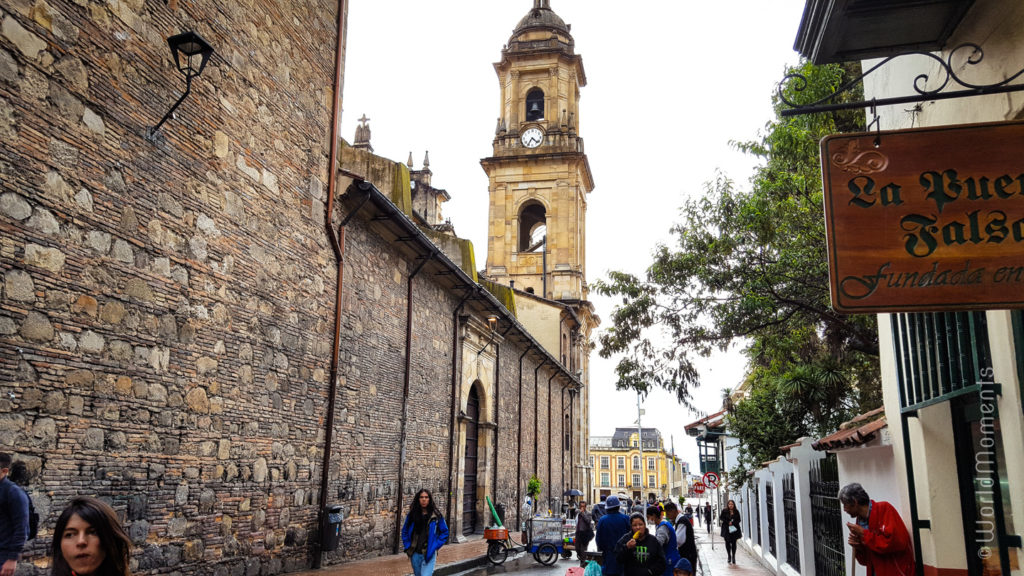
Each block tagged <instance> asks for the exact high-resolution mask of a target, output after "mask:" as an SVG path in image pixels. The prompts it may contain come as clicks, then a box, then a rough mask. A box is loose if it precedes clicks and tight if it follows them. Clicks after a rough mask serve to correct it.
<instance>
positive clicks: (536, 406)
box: [533, 358, 548, 504]
mask: <svg viewBox="0 0 1024 576" xmlns="http://www.w3.org/2000/svg"><path fill="white" fill-rule="evenodd" d="M547 363H548V359H547V358H545V359H544V360H542V361H541V363H540V364H538V365H537V367H536V368H534V369H533V473H534V474H536V473H537V466H538V465H539V464H538V462H537V461H538V459H539V457H540V454H538V451H537V448H538V447H539V446H540V438H539V437H538V435H537V433H538V430H540V418H539V417H538V413H539V412H540V388H539V387H538V386H537V372H538V371H540V369H541V368H543V367H544V365H545V364H547ZM534 504H536V502H534Z"/></svg>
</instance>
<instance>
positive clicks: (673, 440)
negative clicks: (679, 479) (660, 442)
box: [668, 434, 683, 497]
mask: <svg viewBox="0 0 1024 576" xmlns="http://www.w3.org/2000/svg"><path fill="white" fill-rule="evenodd" d="M668 441H669V444H670V445H671V446H672V460H671V462H672V466H671V467H670V468H669V469H668V495H669V496H670V497H671V496H672V486H673V485H674V484H675V479H676V475H675V471H676V437H675V436H674V435H672V434H669V435H668ZM679 495H680V496H682V495H683V494H682V492H680V493H679Z"/></svg>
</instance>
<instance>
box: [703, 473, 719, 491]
mask: <svg viewBox="0 0 1024 576" xmlns="http://www.w3.org/2000/svg"><path fill="white" fill-rule="evenodd" d="M718 480H719V478H718V474H717V473H715V472H708V473H707V474H704V484H706V485H707V487H708V488H711V489H712V490H714V489H715V488H718Z"/></svg>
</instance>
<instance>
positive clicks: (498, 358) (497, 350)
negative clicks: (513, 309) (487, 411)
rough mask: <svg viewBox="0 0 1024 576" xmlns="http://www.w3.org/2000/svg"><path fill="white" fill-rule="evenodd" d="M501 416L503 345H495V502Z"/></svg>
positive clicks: (495, 497)
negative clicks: (499, 420)
mask: <svg viewBox="0 0 1024 576" xmlns="http://www.w3.org/2000/svg"><path fill="white" fill-rule="evenodd" d="M511 330H512V325H511V324H509V325H508V328H506V329H505V331H504V332H502V333H501V338H502V340H504V339H505V335H506V334H508V333H509V331H511ZM500 414H501V344H500V343H498V342H496V343H495V344H494V484H493V486H494V488H493V489H492V492H494V501H495V502H497V501H498V430H499V427H498V419H499V417H500Z"/></svg>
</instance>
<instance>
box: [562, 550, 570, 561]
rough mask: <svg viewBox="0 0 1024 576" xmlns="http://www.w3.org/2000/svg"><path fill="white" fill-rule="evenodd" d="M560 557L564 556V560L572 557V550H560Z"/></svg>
mask: <svg viewBox="0 0 1024 576" xmlns="http://www.w3.org/2000/svg"><path fill="white" fill-rule="evenodd" d="M562 558H565V559H566V560H568V559H569V558H572V550H562Z"/></svg>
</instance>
